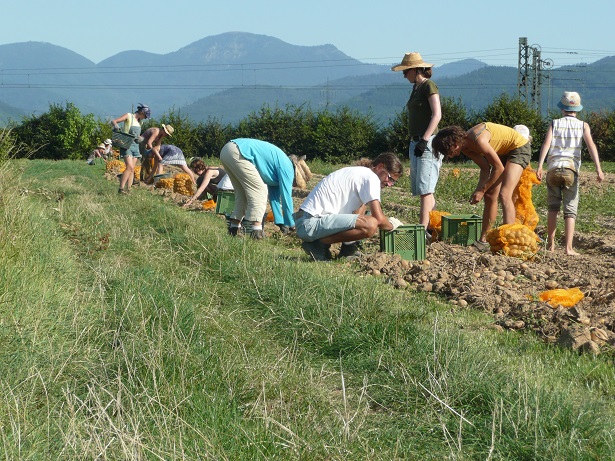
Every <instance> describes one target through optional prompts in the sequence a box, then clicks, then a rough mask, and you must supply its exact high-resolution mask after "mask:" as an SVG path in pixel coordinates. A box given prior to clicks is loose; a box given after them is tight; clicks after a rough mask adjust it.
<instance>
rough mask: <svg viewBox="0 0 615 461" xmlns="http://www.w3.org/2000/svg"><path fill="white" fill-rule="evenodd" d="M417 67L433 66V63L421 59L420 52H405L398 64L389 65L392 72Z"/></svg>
mask: <svg viewBox="0 0 615 461" xmlns="http://www.w3.org/2000/svg"><path fill="white" fill-rule="evenodd" d="M418 67H433V64H430V63H428V62H425V61H423V58H422V57H421V54H420V53H406V54H404V57H403V59H402V60H401V63H400V64H397V65H396V66H393V67H391V70H392V71H393V72H398V71H400V70H406V69H415V68H418Z"/></svg>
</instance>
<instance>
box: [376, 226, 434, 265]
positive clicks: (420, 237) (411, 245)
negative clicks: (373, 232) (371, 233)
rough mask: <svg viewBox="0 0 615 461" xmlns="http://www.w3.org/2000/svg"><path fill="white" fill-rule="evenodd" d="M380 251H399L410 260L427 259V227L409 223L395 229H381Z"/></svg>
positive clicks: (398, 252) (403, 257)
mask: <svg viewBox="0 0 615 461" xmlns="http://www.w3.org/2000/svg"><path fill="white" fill-rule="evenodd" d="M380 251H383V252H385V253H397V254H398V255H400V256H401V257H402V259H405V260H408V261H423V260H424V259H425V227H424V226H422V225H421V224H407V225H405V226H399V227H398V228H397V229H395V230H391V231H385V230H382V229H381V230H380Z"/></svg>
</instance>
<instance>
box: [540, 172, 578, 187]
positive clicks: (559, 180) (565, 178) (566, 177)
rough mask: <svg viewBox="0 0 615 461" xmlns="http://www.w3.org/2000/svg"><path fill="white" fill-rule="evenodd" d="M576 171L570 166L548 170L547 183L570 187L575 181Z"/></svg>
mask: <svg viewBox="0 0 615 461" xmlns="http://www.w3.org/2000/svg"><path fill="white" fill-rule="evenodd" d="M574 177H575V172H574V170H571V169H570V168H554V169H552V170H549V171H548V172H547V184H548V185H549V186H553V187H565V188H566V189H569V188H570V187H571V186H572V184H573V183H574Z"/></svg>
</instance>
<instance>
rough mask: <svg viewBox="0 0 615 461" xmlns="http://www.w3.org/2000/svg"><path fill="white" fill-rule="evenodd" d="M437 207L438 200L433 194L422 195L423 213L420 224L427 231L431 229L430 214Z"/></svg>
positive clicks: (421, 212) (421, 213)
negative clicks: (428, 228)
mask: <svg viewBox="0 0 615 461" xmlns="http://www.w3.org/2000/svg"><path fill="white" fill-rule="evenodd" d="M435 207H436V199H435V197H434V195H433V194H425V195H421V211H420V215H419V224H422V225H423V226H424V227H425V230H427V227H429V212H430V211H432V210H433V209H434V208H435Z"/></svg>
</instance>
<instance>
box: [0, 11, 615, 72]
mask: <svg viewBox="0 0 615 461" xmlns="http://www.w3.org/2000/svg"><path fill="white" fill-rule="evenodd" d="M4 3H5V4H4V5H3V6H2V27H0V45H3V44H8V43H16V42H26V41H41V42H48V43H52V44H54V45H58V46H62V47H64V48H68V49H70V50H72V51H74V52H77V53H79V54H81V55H82V56H84V57H86V58H88V59H90V60H92V61H94V62H100V61H101V60H103V59H105V58H108V57H110V56H113V55H114V54H116V53H119V52H121V51H125V50H143V51H148V52H152V53H158V54H165V53H169V52H172V51H176V50H178V49H179V48H181V47H183V46H186V45H188V44H190V43H192V42H195V41H197V40H200V39H201V38H204V37H207V36H211V35H217V34H220V33H223V32H231V31H240V32H251V33H256V34H264V35H270V36H273V37H276V38H279V39H281V40H283V41H285V42H288V43H290V44H293V45H304V46H314V45H322V44H327V43H328V44H333V45H335V46H336V47H337V48H338V49H340V50H341V51H342V52H344V53H346V54H347V55H349V56H351V57H353V58H356V59H359V60H361V61H364V62H374V63H378V64H393V63H397V62H399V61H400V60H401V57H402V56H403V54H404V53H405V52H407V51H419V52H420V53H421V54H422V55H423V58H424V59H425V60H426V61H430V62H433V63H434V64H436V66H437V65H441V64H444V63H447V62H453V61H456V60H460V59H465V58H476V59H480V60H481V61H484V62H486V63H488V64H491V65H508V66H515V67H516V66H517V60H518V47H519V37H527V38H528V44H530V45H539V46H540V48H541V50H542V58H543V59H551V60H553V63H554V65H555V67H558V66H561V65H568V64H575V63H579V62H594V61H596V60H598V59H600V58H603V57H605V56H612V55H615V25H614V24H613V13H614V12H615V7H614V6H613V4H612V2H607V1H606V0H594V1H592V0H589V1H578V0H577V1H569V0H560V1H559V2H550V1H544V0H543V1H540V0H532V1H529V0H517V1H515V2H506V3H504V2H502V1H496V2H486V1H484V0H482V1H474V0H469V1H467V0H466V1H459V0H455V1H453V0H439V1H437V0H436V1H434V2H427V1H420V0H416V1H411V0H403V1H402V0H389V1H387V0H383V1H380V2H377V1H376V2H375V1H373V0H369V1H367V0H358V1H357V0H354V1H347V0H328V1H327V0H310V1H293V0H284V1H282V0H260V1H259V0H250V1H245V0H228V1H216V0H213V1H207V0H176V1H174V2H172V1H168V0H166V1H159V0H149V1H147V2H145V1H144V2H138V1H133V2H129V1H117V0H103V1H95V2H91V1H87V0H86V1H83V0H82V1H67V0H56V1H49V0H19V1H13V2H4ZM504 4H505V5H506V6H505V7H504V6H503V7H496V6H495V5H504Z"/></svg>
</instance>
